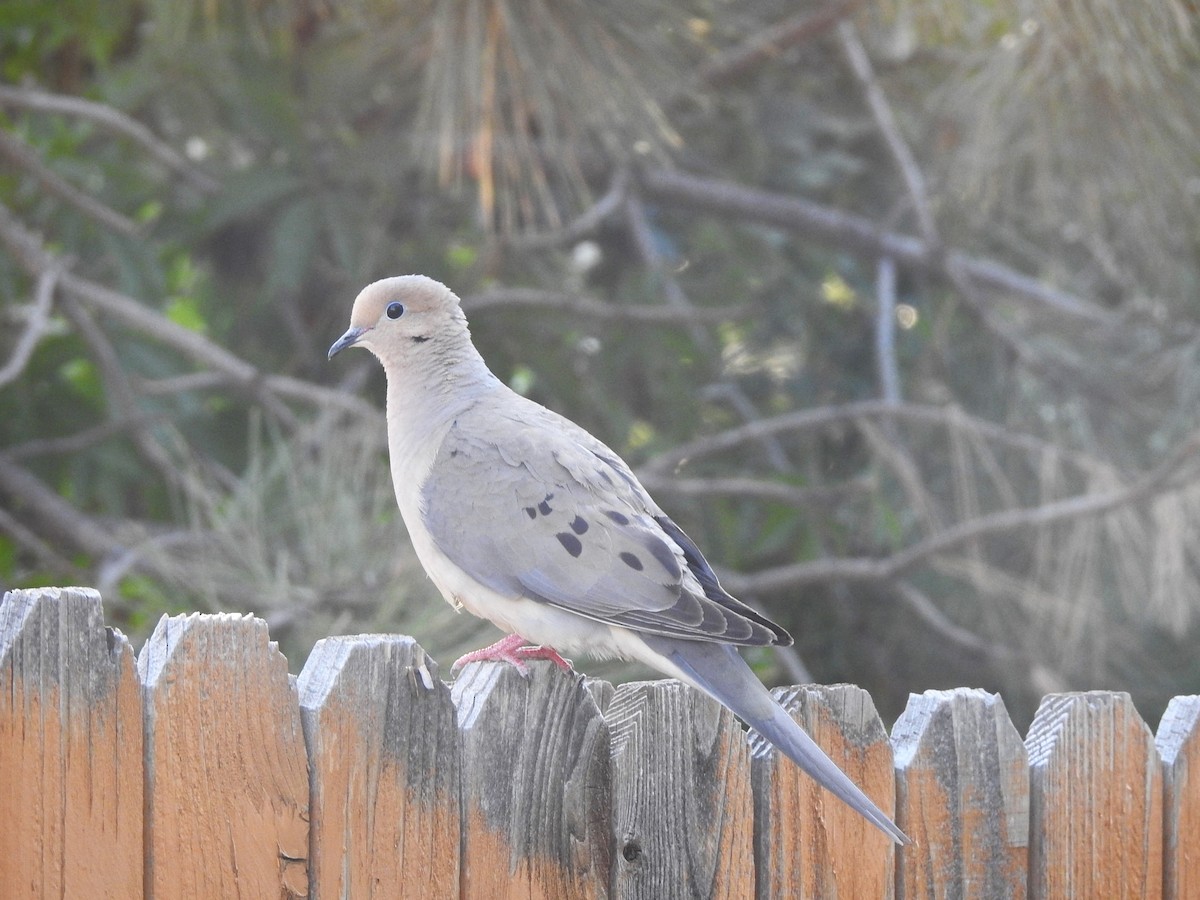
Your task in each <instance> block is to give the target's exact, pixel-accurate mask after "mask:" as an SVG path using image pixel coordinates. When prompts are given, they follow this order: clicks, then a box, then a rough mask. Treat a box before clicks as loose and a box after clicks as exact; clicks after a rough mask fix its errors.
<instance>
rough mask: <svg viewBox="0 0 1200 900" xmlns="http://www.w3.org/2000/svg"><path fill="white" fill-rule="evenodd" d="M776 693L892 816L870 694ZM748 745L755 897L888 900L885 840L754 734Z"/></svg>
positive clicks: (839, 688)
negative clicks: (754, 829)
mask: <svg viewBox="0 0 1200 900" xmlns="http://www.w3.org/2000/svg"><path fill="white" fill-rule="evenodd" d="M773 693H774V694H775V698H776V699H777V700H779V702H780V703H781V704H782V705H783V707H784V708H785V709H786V710H787V711H788V712H789V713H791V715H792V718H794V719H795V720H796V721H797V722H798V723H799V724H800V725H801V727H803V728H804V730H805V731H807V732H808V733H809V735H810V736H811V737H812V739H813V740H814V741H816V742H817V744H818V745H819V746H820V747H821V749H822V750H824V751H825V752H826V753H827V754H829V756H830V758H831V759H833V761H834V762H835V763H837V764H838V766H839V767H840V768H841V769H842V771H843V772H845V773H846V774H847V775H849V776H850V778H851V779H853V780H854V782H855V783H856V784H857V785H858V786H859V787H860V788H862V790H863V791H864V792H865V793H866V794H867V796H868V797H870V798H871V799H872V800H874V801H875V803H876V804H877V805H878V806H879V808H880V809H882V810H883V811H884V812H886V813H888V814H891V812H892V810H893V809H894V808H895V797H896V794H895V779H894V775H893V772H892V751H891V747H890V745H889V744H888V739H887V733H886V732H885V731H884V730H883V723H882V722H880V721H879V715H878V713H877V712H876V711H875V704H874V703H873V702H872V701H871V697H870V695H869V694H867V692H866V691H864V690H862V689H861V688H857V687H855V686H853V685H846V684H842V685H832V686H819V685H806V686H803V687H792V688H777V689H776V690H775V691H774V692H773ZM751 747H752V772H753V783H754V815H755V819H756V823H757V829H756V831H757V835H756V837H755V842H754V858H755V862H756V866H757V869H758V894H757V896H758V897H761V898H768V897H770V898H773V897H872V898H875V897H879V898H888V897H892V896H893V895H894V892H895V880H894V873H895V856H896V853H895V845H894V844H893V843H892V841H891V840H890V839H889V838H888V837H887V836H886V835H884V834H883V833H882V832H880V831H879V829H877V828H876V827H875V826H874V825H872V824H870V823H869V822H867V821H866V820H865V819H864V818H863V817H862V816H860V815H859V814H858V813H856V812H854V810H852V809H850V807H848V806H847V805H846V804H845V803H843V802H842V801H841V800H839V799H838V798H837V797H835V796H833V794H831V793H829V792H828V791H826V790H825V789H824V788H822V787H820V786H819V785H818V784H817V783H816V782H815V781H813V780H812V779H811V778H809V777H808V776H807V775H805V774H804V773H803V772H802V771H800V769H799V767H797V766H796V765H795V764H794V763H793V762H792V761H791V760H789V759H788V758H787V757H785V756H783V755H782V754H780V753H779V752H778V751H777V750H775V748H774V747H772V746H771V745H770V744H768V743H767V742H766V741H764V740H763V739H762V738H761V737H759V736H758V735H756V734H753V732H752V736H751Z"/></svg>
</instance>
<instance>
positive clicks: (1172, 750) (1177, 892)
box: [1154, 694, 1200, 900]
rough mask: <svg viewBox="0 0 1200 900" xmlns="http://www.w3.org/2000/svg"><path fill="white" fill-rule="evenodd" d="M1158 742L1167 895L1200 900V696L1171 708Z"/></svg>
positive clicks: (1173, 898)
mask: <svg viewBox="0 0 1200 900" xmlns="http://www.w3.org/2000/svg"><path fill="white" fill-rule="evenodd" d="M1154 743H1155V746H1156V747H1157V748H1158V753H1159V756H1160V757H1161V758H1162V764H1163V809H1164V813H1165V815H1164V816H1163V846H1164V848H1165V851H1166V852H1165V854H1164V857H1163V869H1164V871H1163V896H1164V897H1166V898H1168V900H1178V898H1184V897H1200V696H1197V695H1195V694H1192V695H1190V696H1186V697H1175V698H1173V699H1172V700H1171V702H1170V703H1169V704H1167V709H1166V712H1164V713H1163V717H1162V721H1161V722H1159V724H1158V734H1157V735H1156V736H1155V738H1154ZM1193 769H1194V770H1195V773H1196V780H1195V781H1193V780H1192V770H1193Z"/></svg>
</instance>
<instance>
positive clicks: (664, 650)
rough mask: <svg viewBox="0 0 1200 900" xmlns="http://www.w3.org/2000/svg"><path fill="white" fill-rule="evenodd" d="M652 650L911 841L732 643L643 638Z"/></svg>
mask: <svg viewBox="0 0 1200 900" xmlns="http://www.w3.org/2000/svg"><path fill="white" fill-rule="evenodd" d="M642 639H643V640H644V641H645V642H646V643H647V645H649V646H650V648H651V650H653V651H654V652H655V653H659V654H661V655H662V656H664V657H666V658H667V659H668V660H670V661H671V662H672V663H673V664H674V665H675V666H676V667H677V668H678V669H679V670H680V671H681V672H682V673H683V674H685V675H686V676H688V679H687V680H688V681H690V682H691V683H692V684H693V685H694V686H695V687H697V688H699V689H700V690H702V691H704V692H705V693H706V694H709V695H710V696H712V697H714V698H715V699H716V700H718V701H719V702H721V703H723V704H724V705H725V706H727V707H729V709H730V710H732V711H733V713H734V714H735V715H737V717H738V718H740V719H741V720H742V721H744V722H745V723H746V724H748V725H750V726H751V727H752V728H754V729H755V730H756V731H758V733H759V734H761V735H762V736H763V737H764V738H766V739H767V740H768V741H770V742H771V743H772V744H774V745H775V746H776V747H778V748H779V749H780V750H781V751H782V752H783V753H784V755H785V756H787V757H788V758H789V759H791V760H792V761H793V762H794V763H795V764H796V765H798V766H799V767H800V768H801V769H803V770H804V771H805V772H807V773H808V774H809V776H811V777H812V778H813V780H815V781H816V782H817V783H818V784H820V785H821V786H822V787H823V788H825V789H827V790H828V791H830V792H831V793H833V794H834V795H835V796H837V797H839V798H840V799H842V800H843V801H845V802H846V804H848V805H849V806H850V808H851V809H853V810H855V811H856V812H858V813H859V814H860V815H862V816H863V817H864V818H865V819H866V820H867V821H869V822H870V823H871V824H873V825H875V826H876V827H877V828H879V829H880V830H881V831H883V832H884V833H885V834H887V835H888V837H890V838H891V839H892V840H894V841H895V842H896V843H898V844H907V843H909V839H908V837H907V836H906V835H905V834H904V832H903V831H901V830H900V829H899V828H897V827H896V824H895V823H894V822H893V821H892V820H891V819H890V818H888V816H887V815H886V814H885V813H884V812H883V810H881V809H880V808H879V807H878V806H876V805H875V804H874V803H873V802H872V800H871V798H870V797H868V796H867V795H866V794H864V793H863V792H862V790H861V789H859V787H858V785H856V784H855V783H854V782H853V781H851V780H850V779H849V778H848V777H847V776H846V774H845V773H844V772H843V771H842V770H841V769H839V768H838V767H837V764H836V763H834V761H833V760H831V759H830V758H829V757H828V756H826V755H825V752H824V751H823V750H822V749H821V748H820V747H818V746H817V744H816V742H815V741H813V739H812V738H810V737H809V736H808V735H807V734H806V733H805V732H804V729H803V728H801V727H800V726H799V725H797V724H796V722H795V721H794V720H793V719H792V717H791V716H790V715H788V713H787V711H786V710H785V709H784V708H783V707H782V706H780V705H779V704H778V703H776V702H775V698H774V697H772V696H771V693H770V691H768V690H767V689H766V688H765V687H763V684H762V682H760V681H759V680H758V678H757V677H755V675H754V673H753V672H752V671H751V670H750V667H749V666H748V665H746V662H745V660H743V659H742V657H741V655H740V654H739V653H738V652H737V650H736V649H734V648H733V647H732V646H730V645H728V644H716V643H706V642H700V641H681V640H678V639H671V638H665V637H659V636H657V635H648V634H643V635H642Z"/></svg>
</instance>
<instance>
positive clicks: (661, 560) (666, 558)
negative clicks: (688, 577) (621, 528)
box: [644, 537, 683, 580]
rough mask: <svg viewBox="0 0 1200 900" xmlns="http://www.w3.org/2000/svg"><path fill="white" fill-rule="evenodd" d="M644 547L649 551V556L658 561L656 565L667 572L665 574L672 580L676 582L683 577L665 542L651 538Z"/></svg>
mask: <svg viewBox="0 0 1200 900" xmlns="http://www.w3.org/2000/svg"><path fill="white" fill-rule="evenodd" d="M644 546H645V547H646V549H647V550H649V551H650V555H651V556H653V557H654V558H655V559H656V560H658V564H659V565H660V566H662V567H663V568H664V569H666V570H667V574H668V575H669V576H671V579H672V580H678V579H679V578H680V577H681V576H682V575H683V569H682V568H681V567H680V565H679V560H677V559H676V558H675V554H674V553H673V552H672V551H671V547H670V546H669V545H668V544H667V542H666V541H661V540H659V539H658V538H655V537H651V538H650V539H649V540H648V541H646V542H645V545H644Z"/></svg>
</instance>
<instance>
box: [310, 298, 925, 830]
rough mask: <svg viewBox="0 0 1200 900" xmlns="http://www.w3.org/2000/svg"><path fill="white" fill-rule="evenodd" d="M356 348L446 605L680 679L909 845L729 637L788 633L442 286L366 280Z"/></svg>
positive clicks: (413, 529)
mask: <svg viewBox="0 0 1200 900" xmlns="http://www.w3.org/2000/svg"><path fill="white" fill-rule="evenodd" d="M355 345H357V346H363V347H366V348H367V349H368V350H370V351H371V352H372V353H374V354H375V356H377V357H378V358H379V360H380V362H381V363H382V364H383V367H384V371H385V373H386V375H387V381H388V394H387V420H388V447H389V455H390V458H391V468H392V481H393V484H394V486H395V489H396V499H397V502H398V503H399V505H400V511H401V514H402V515H403V517H404V522H405V525H406V527H407V529H408V532H409V535H410V537H411V539H412V542H413V547H414V549H415V550H416V552H417V555H418V557H419V558H420V560H421V563H422V565H423V566H424V567H425V570H426V572H428V573H429V576H430V578H431V579H432V580H433V582H434V583H435V584H436V585H437V587H438V589H439V590H440V591H441V592H442V594H443V596H445V597H446V599H447V600H448V601H449V602H451V603H453V604H454V605H455V606H456V607H462V608H466V609H467V610H468V611H470V612H472V613H474V614H476V615H479V616H481V617H483V618H486V619H489V620H490V621H492V622H493V623H495V624H496V625H497V626H498V627H499V628H500V629H501V630H503V631H506V632H509V633H511V634H518V635H520V636H522V637H523V638H524V639H525V640H526V641H529V642H531V643H536V644H541V645H545V646H547V647H553V648H555V649H556V650H559V651H562V652H567V653H584V654H587V655H590V656H597V657H605V656H617V657H621V658H627V659H637V660H640V661H641V662H643V663H646V664H647V665H649V666H651V667H652V668H655V669H657V670H658V671H661V672H663V673H665V674H667V675H670V676H672V677H675V678H679V679H681V680H683V681H686V682H688V683H689V684H692V685H693V686H695V687H697V688H699V689H700V690H703V691H705V692H706V693H708V694H709V695H711V696H713V697H715V698H716V699H717V700H718V701H720V702H721V703H723V704H725V705H726V706H728V707H729V708H730V709H731V710H732V711H733V712H734V713H736V714H737V715H738V716H739V717H740V718H741V719H742V720H743V721H745V722H747V723H748V724H750V725H751V726H753V727H754V728H756V729H757V730H758V731H759V733H760V734H762V735H763V736H764V737H765V738H767V740H769V741H770V742H771V743H773V744H774V745H775V746H776V747H778V748H779V749H780V750H781V751H782V752H783V753H784V754H786V755H787V756H788V757H789V758H791V759H792V760H793V761H795V762H796V764H797V765H799V766H800V767H801V768H802V769H803V770H804V771H805V772H807V773H808V774H809V775H810V776H812V777H813V778H814V779H815V780H816V781H818V782H819V783H820V784H822V785H823V786H824V787H826V788H828V789H829V790H831V791H832V792H833V793H834V794H836V795H837V796H838V797H840V798H842V799H843V800H844V801H845V802H846V803H848V804H849V805H850V806H851V807H853V808H854V809H855V810H857V811H858V812H859V813H861V814H862V815H863V816H864V817H866V818H867V819H868V820H869V821H871V822H872V823H874V824H875V825H876V826H878V827H879V828H880V829H881V830H882V831H884V832H885V833H886V834H888V835H889V836H890V837H891V838H892V839H893V840H896V841H899V842H907V839H906V838H905V837H904V835H903V834H902V833H901V832H900V830H899V829H898V828H896V826H895V825H894V824H893V823H892V822H891V820H890V819H889V818H888V817H887V816H886V815H885V814H884V813H883V812H882V811H881V810H880V809H879V808H878V807H877V806H876V805H875V804H874V803H873V802H872V801H871V800H870V799H869V798H867V797H866V795H865V794H863V793H862V791H861V790H859V788H858V787H857V786H856V785H854V783H853V782H852V781H851V780H850V779H849V778H847V777H846V776H845V775H844V774H843V773H842V772H841V770H839V769H838V768H837V766H836V765H835V764H834V763H833V762H832V761H831V760H830V759H829V758H828V757H827V756H826V755H825V754H824V753H823V752H822V751H821V750H820V749H819V748H818V747H817V746H816V744H815V743H813V741H812V740H811V739H810V738H809V737H808V735H807V734H805V733H804V731H803V730H802V729H801V728H800V727H799V726H798V725H797V724H796V723H795V722H794V721H793V720H792V718H791V716H789V715H788V714H787V713H786V712H785V711H784V710H783V709H782V708H781V707H780V706H779V705H778V704H777V703H776V702H775V701H774V699H772V697H771V696H770V693H769V692H768V691H767V690H766V688H765V687H763V685H762V684H761V682H759V681H758V679H757V678H756V677H755V676H754V674H753V672H751V671H750V668H749V667H748V666H747V665H746V663H745V662H744V661H743V660H742V658H741V656H740V655H738V653H737V651H736V649H735V647H736V646H762V645H767V644H790V643H791V637H790V636H789V635H788V634H787V632H785V631H784V630H783V629H782V628H780V627H779V626H778V625H775V624H774V623H773V622H771V621H770V620H769V619H767V618H766V617H764V616H762V615H761V614H759V613H758V612H756V611H755V610H753V609H751V608H750V607H748V606H747V605H745V604H744V603H741V602H740V601H738V600H737V599H735V598H734V597H731V596H730V595H729V594H728V593H726V592H725V591H724V590H723V589H722V588H721V586H720V584H719V583H718V581H717V578H716V575H715V574H714V573H713V571H712V568H711V567H710V566H709V564H708V562H707V561H706V560H705V559H704V556H703V554H702V553H701V552H700V550H699V548H697V547H696V545H695V544H694V543H693V542H692V541H691V539H689V538H688V537H687V535H685V534H684V533H683V531H682V530H681V529H680V528H679V527H678V526H677V525H676V524H675V523H674V522H672V521H671V519H670V518H668V517H667V515H666V514H665V513H664V512H663V511H662V510H661V509H659V507H658V505H657V504H655V502H654V501H653V499H651V497H650V495H649V494H648V493H647V492H646V490H645V489H644V488H643V487H642V485H641V484H640V483H639V482H638V480H637V478H636V477H635V476H634V474H633V472H632V471H630V469H629V467H628V466H627V465H626V464H625V462H624V461H623V460H622V459H621V458H620V457H619V456H617V454H616V453H614V452H613V451H612V450H611V449H609V448H608V447H607V446H605V445H604V444H603V443H601V442H600V441H599V440H597V439H596V438H595V437H593V436H592V435H591V434H589V433H588V432H587V431H585V430H584V429H582V428H580V427H579V426H578V425H576V424H574V423H573V422H571V421H569V420H567V419H565V418H563V417H562V416H560V415H558V414H557V413H554V412H551V411H550V410H548V409H546V408H544V407H542V406H539V405H538V404H536V403H534V402H533V401H531V400H528V399H526V398H524V397H522V396H520V395H519V394H517V393H515V392H514V391H512V390H510V389H509V388H508V387H507V386H506V385H504V384H503V383H502V382H500V380H499V379H497V378H496V377H495V376H494V375H493V374H492V373H491V372H490V371H489V370H488V368H487V366H486V364H485V363H484V361H483V359H482V357H480V355H479V353H478V352H477V351H476V349H475V347H474V345H473V344H472V343H471V339H470V333H469V331H468V330H467V324H466V319H465V317H464V316H463V314H462V310H461V308H460V306H459V302H458V298H457V297H456V296H455V295H454V294H453V293H452V292H451V291H450V290H449V289H448V288H446V287H445V286H444V285H441V284H439V283H438V282H436V281H433V280H432V279H428V278H425V277H423V276H419V275H409V276H403V277H398V278H388V279H384V280H383V281H378V282H375V283H374V284H371V285H369V286H368V287H366V288H364V289H363V291H362V292H361V293H360V294H359V296H358V298H357V299H356V300H355V303H354V309H353V311H352V313H351V317H350V329H349V330H348V331H347V332H346V333H345V334H344V335H343V336H342V337H341V338H340V339H339V340H338V341H337V342H336V343H335V344H334V345H333V346H332V347H331V348H330V351H329V355H330V357H332V356H333V355H334V354H336V353H338V352H340V351H341V350H342V349H345V348H346V347H350V346H355ZM514 640H515V639H514ZM501 643H505V642H501ZM496 646H497V647H498V648H499V647H500V644H497V645H496ZM481 652H484V653H486V651H481ZM504 658H512V657H511V656H505V657H504Z"/></svg>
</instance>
